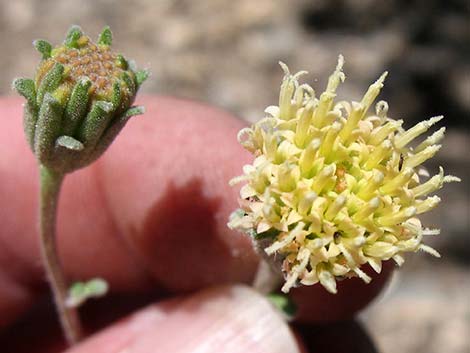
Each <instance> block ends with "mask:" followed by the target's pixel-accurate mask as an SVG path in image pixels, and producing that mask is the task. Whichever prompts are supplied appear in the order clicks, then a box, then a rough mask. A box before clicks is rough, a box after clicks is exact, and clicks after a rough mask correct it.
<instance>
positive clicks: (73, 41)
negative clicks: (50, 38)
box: [65, 26, 83, 48]
mask: <svg viewBox="0 0 470 353" xmlns="http://www.w3.org/2000/svg"><path fill="white" fill-rule="evenodd" d="M82 35H83V33H82V29H81V28H80V27H79V26H72V27H70V29H69V31H68V33H67V37H65V45H66V46H67V47H68V48H78V39H79V38H80V37H81V36H82Z"/></svg>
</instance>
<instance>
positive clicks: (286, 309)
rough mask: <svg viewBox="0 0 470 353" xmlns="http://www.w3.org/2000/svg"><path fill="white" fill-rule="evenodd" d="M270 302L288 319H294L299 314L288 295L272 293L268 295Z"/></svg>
mask: <svg viewBox="0 0 470 353" xmlns="http://www.w3.org/2000/svg"><path fill="white" fill-rule="evenodd" d="M268 300H269V301H270V302H271V303H272V304H273V305H274V306H275V307H276V308H278V309H279V310H280V311H281V312H283V313H284V314H285V315H286V316H287V317H288V318H292V317H293V316H294V315H295V313H296V312H297V307H296V305H295V304H294V302H293V301H292V300H291V299H290V298H289V297H288V296H287V295H284V294H277V293H271V294H268Z"/></svg>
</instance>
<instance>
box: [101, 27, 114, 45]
mask: <svg viewBox="0 0 470 353" xmlns="http://www.w3.org/2000/svg"><path fill="white" fill-rule="evenodd" d="M112 43H113V33H112V32H111V29H110V28H109V26H106V27H104V28H103V31H102V32H101V34H100V36H99V37H98V44H102V45H108V46H109V45H111V44H112Z"/></svg>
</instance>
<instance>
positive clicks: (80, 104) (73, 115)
mask: <svg viewBox="0 0 470 353" xmlns="http://www.w3.org/2000/svg"><path fill="white" fill-rule="evenodd" d="M90 86H91V81H90V79H89V78H88V77H84V78H82V79H81V80H80V81H78V82H77V83H76V85H75V87H74V88H73V90H72V94H71V95H70V99H69V101H68V103H67V107H66V108H65V118H64V126H63V132H64V134H66V135H74V134H75V131H76V129H77V127H78V126H79V125H80V122H81V121H83V119H84V118H85V115H86V112H87V108H88V100H89V99H90V97H89V94H88V90H89V89H90Z"/></svg>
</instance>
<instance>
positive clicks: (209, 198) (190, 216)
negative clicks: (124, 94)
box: [97, 97, 257, 291]
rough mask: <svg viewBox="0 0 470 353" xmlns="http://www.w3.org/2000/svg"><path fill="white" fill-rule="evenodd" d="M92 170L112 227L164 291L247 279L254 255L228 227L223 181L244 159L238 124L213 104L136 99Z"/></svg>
mask: <svg viewBox="0 0 470 353" xmlns="http://www.w3.org/2000/svg"><path fill="white" fill-rule="evenodd" d="M143 104H144V105H145V106H146V107H147V113H146V114H145V115H144V116H142V117H138V118H136V119H134V120H133V121H131V122H130V123H129V126H128V127H126V129H125V130H124V131H123V133H122V135H121V136H119V138H118V140H117V141H116V143H115V144H114V145H113V146H111V148H110V150H109V152H108V153H107V154H106V155H105V156H104V157H103V158H102V160H101V161H100V162H99V164H98V166H97V168H98V173H99V180H100V183H101V185H102V188H103V191H104V195H105V198H106V202H107V204H108V205H109V209H110V212H111V215H112V219H114V220H115V222H116V226H117V227H118V229H119V230H120V232H121V233H122V234H123V235H124V236H125V238H126V241H127V244H128V246H129V247H130V248H131V249H132V252H133V253H134V254H135V255H136V257H138V258H139V260H140V261H142V262H143V263H144V264H145V267H146V268H148V269H149V271H150V273H151V274H152V276H154V277H155V279H156V280H157V281H158V282H159V283H161V284H163V286H165V287H166V288H167V289H169V290H172V291H188V290H194V289H198V288H202V287H205V286H208V285H214V284H217V283H224V282H225V283H227V282H249V281H250V280H251V279H252V277H253V274H254V272H255V267H256V263H257V256H256V255H255V253H254V251H253V249H252V246H251V243H250V240H249V239H248V238H247V237H245V236H244V235H242V234H240V233H237V232H233V231H231V230H229V229H228V228H227V226H226V223H227V220H228V216H229V214H230V213H231V212H232V211H233V210H234V209H235V208H236V207H237V197H238V196H237V189H236V188H231V187H230V186H229V185H228V180H229V179H230V178H232V177H233V176H235V175H237V174H239V173H240V172H241V167H242V165H243V164H244V163H246V162H247V161H248V160H249V158H250V156H249V154H248V153H246V152H245V151H244V150H243V149H242V148H241V146H240V145H239V144H238V142H237V140H236V134H237V132H238V130H239V129H240V128H241V127H242V126H243V123H242V122H241V121H240V120H239V119H236V118H234V117H233V116H231V115H230V114H228V113H226V112H223V111H221V110H219V109H216V108H213V107H209V106H206V105H203V104H199V103H195V102H190V101H183V100H179V99H175V98H168V97H163V98H162V97H160V98H155V97H147V98H146V99H144V100H143Z"/></svg>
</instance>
